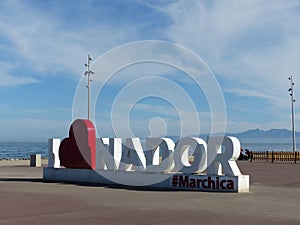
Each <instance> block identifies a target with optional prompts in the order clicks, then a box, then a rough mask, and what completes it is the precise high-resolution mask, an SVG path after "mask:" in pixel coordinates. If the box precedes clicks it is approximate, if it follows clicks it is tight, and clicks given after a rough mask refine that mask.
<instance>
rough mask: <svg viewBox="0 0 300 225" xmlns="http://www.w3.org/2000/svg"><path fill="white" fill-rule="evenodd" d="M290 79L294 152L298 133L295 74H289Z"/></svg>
mask: <svg viewBox="0 0 300 225" xmlns="http://www.w3.org/2000/svg"><path fill="white" fill-rule="evenodd" d="M289 80H290V82H291V87H290V88H289V92H290V96H291V105H292V130H293V152H296V133H295V115H294V114H295V112H294V104H295V102H296V100H295V99H294V85H295V83H294V82H293V76H292V75H291V76H289Z"/></svg>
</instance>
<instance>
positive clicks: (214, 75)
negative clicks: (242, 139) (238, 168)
mask: <svg viewBox="0 0 300 225" xmlns="http://www.w3.org/2000/svg"><path fill="white" fill-rule="evenodd" d="M299 27H300V1H296V0H287V1H279V0H274V1H268V0H259V1H258V0H245V1H238V0H226V1H222V0H218V1H213V0H210V1H205V0H174V1H173V0H172V1H171V0H149V1H146V0H124V1H117V0H111V1H108V0H107V1H105V0H102V1H101V0H97V1H96V0H95V1H93V0H76V1H73V0H63V1H61V0H51V1H50V0H44V1H38V0H26V1H21V0H20V1H19V0H7V1H0V29H1V32H0V95H1V98H0V141H47V140H48V138H52V137H61V138H63V137H65V136H67V135H68V130H69V126H70V124H71V123H72V121H73V120H74V119H76V118H79V117H86V116H87V114H85V113H86V111H87V108H85V107H83V106H82V105H80V110H81V114H80V113H79V114H78V113H77V112H76V110H75V109H76V107H79V106H76V105H77V103H78V101H79V100H78V99H80V101H83V102H84V101H86V102H87V89H86V88H85V87H84V86H85V84H86V83H85V82H86V81H87V80H86V79H87V77H85V76H84V72H85V71H86V67H85V66H84V64H85V63H86V62H87V54H88V53H90V54H91V56H92V58H93V60H92V64H91V69H92V70H94V72H95V74H93V75H92V79H93V82H92V83H91V98H92V100H91V102H92V105H91V108H92V111H93V113H92V120H93V122H94V124H95V126H96V128H97V134H98V136H101V137H104V136H106V137H113V136H120V137H126V136H127V137H131V136H137V137H147V136H164V135H196V134H198V133H209V132H211V131H212V130H213V131H217V132H218V131H220V132H221V131H223V130H224V129H225V132H230V133H235V132H243V131H246V130H249V129H256V128H259V129H264V130H267V129H272V128H285V129H291V101H290V96H289V92H288V89H289V87H290V83H289V80H288V77H289V76H290V75H293V79H294V83H295V86H294V88H295V99H296V102H295V126H296V130H298V128H299V127H300V124H299V122H300V108H299V106H298V105H299V102H300V91H298V90H299V88H298V87H299V86H300V65H299V64H300V54H299V52H300V29H299ZM149 40H151V41H153V40H154V41H160V43H161V45H159V46H160V47H161V48H160V47H159V46H158V45H156V46H155V47H153V52H151V49H150V52H149V50H145V49H146V47H145V46H146V45H147V43H148V42H147V41H149ZM130 43H133V44H132V45H134V46H136V45H137V44H135V43H138V44H139V43H142V45H141V46H139V48H138V49H132V50H130V49H129V47H130V46H131V45H130ZM164 43H166V45H168V46H173V47H174V46H177V47H178V46H179V47H180V49H181V50H182V51H181V50H178V52H176V51H174V52H173V50H174V48H173V50H171V49H167V48H165V47H164V46H163V45H164ZM120 46H121V47H120ZM123 46H129V47H125V48H124V47H123ZM146 51H148V52H146ZM185 51H187V52H189V53H187V52H186V54H185V53H184V52H185ZM172 52H173V53H172ZM110 53H115V54H114V57H113V58H109V57H106V56H107V55H109V54H110ZM148 53H149V54H153V56H154V55H155V56H156V57H158V58H159V57H161V59H163V60H158V59H157V60H155V61H140V62H136V61H134V57H135V56H136V55H137V54H141V55H140V56H139V57H144V56H145V55H146V54H148ZM177 53H178V54H177ZM172 54H173V55H172ZM188 54H190V56H191V58H192V56H195V55H196V56H197V57H198V58H199V59H200V60H199V62H200V61H201V63H200V64H201V65H200V66H199V64H198V66H199V67H198V68H200V67H201V68H200V69H199V70H201V71H202V72H201V71H200V72H199V71H198V72H199V73H196V74H198V75H196V79H199V80H200V82H201V80H202V81H203V83H202V84H200V85H199V83H197V82H195V79H192V78H191V76H190V74H189V72H191V71H193V70H192V69H190V70H189V69H187V71H184V70H182V69H181V67H180V66H178V65H183V64H182V63H183V62H184V63H187V64H191V62H192V59H191V58H189V56H188ZM111 55H113V54H111ZM162 56H165V57H162ZM104 59H110V60H111V61H109V62H106V64H104V63H103V62H104ZM126 60H127V61H129V62H130V61H132V63H129V64H128V65H127V66H125V64H124V66H123V67H122V68H119V70H117V71H115V72H114V73H112V74H105V71H107V70H106V67H108V66H111V65H113V63H120V64H121V63H122V62H125V61H126ZM165 60H166V61H167V60H173V61H172V62H175V61H174V60H177V61H176V62H178V63H175V64H174V63H173V64H168V63H165ZM193 62H194V61H193ZM101 63H102V64H101ZM194 63H195V65H196V64H197V63H196V62H194ZM187 64H186V65H187ZM202 69H203V70H202ZM191 73H192V72H191ZM108 75H109V79H107V80H105V79H104V77H105V76H108ZM207 79H211V81H210V82H214V83H213V84H212V83H210V86H207V84H208V83H205V82H206V80H207ZM213 90H214V91H215V92H214V93H215V96H213V95H212V94H211V93H212V91H213ZM219 90H220V93H222V96H221V97H222V98H220V96H219V95H218V93H217V92H218V91H219ZM76 96H77V97H76ZM78 96H79V97H78ZM221 100H222V101H221ZM297 100H299V101H297ZM86 102H85V104H87V103H86ZM223 104H224V106H225V110H224V109H223V108H222V107H223ZM216 109H217V111H216ZM218 110H220V111H218Z"/></svg>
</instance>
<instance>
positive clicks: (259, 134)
mask: <svg viewBox="0 0 300 225" xmlns="http://www.w3.org/2000/svg"><path fill="white" fill-rule="evenodd" d="M232 135H233V136H235V137H237V138H255V139H270V138H272V139H277V138H278V139H282V138H291V137H292V131H290V130H287V129H271V130H266V131H264V130H261V129H254V130H248V131H245V132H241V133H235V134H232ZM296 138H300V132H296Z"/></svg>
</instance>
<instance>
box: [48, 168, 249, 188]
mask: <svg viewBox="0 0 300 225" xmlns="http://www.w3.org/2000/svg"><path fill="white" fill-rule="evenodd" d="M43 179H44V180H45V181H56V182H72V183H73V182H75V183H94V184H100V185H113V186H135V187H142V188H147V189H169V190H190V191H208V192H249V176H248V175H241V176H213V175H202V174H201V175H200V174H199V175H197V174H179V173H150V172H141V171H115V170H89V169H67V168H59V169H58V168H50V167H48V168H44V171H43Z"/></svg>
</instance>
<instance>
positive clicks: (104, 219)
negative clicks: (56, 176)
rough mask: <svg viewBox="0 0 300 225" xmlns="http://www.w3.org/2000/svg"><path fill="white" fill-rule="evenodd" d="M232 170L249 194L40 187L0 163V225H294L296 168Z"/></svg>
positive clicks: (299, 183)
mask: <svg viewBox="0 0 300 225" xmlns="http://www.w3.org/2000/svg"><path fill="white" fill-rule="evenodd" d="M238 164H239V167H240V170H241V171H242V173H243V174H249V175H250V192H249V193H208V192H189V191H149V190H136V189H130V188H128V189H126V188H111V187H99V186H92V185H84V184H65V183H45V182H43V180H42V174H43V170H42V167H41V168H35V167H29V161H28V160H13V161H12V160H9V161H8V160H2V161H0V185H1V188H0V204H1V207H2V210H1V212H0V224H6V225H13V224H14V225H16V224H23V225H26V224H30V225H34V224H46V225H47V224H49V225H50V224H51V225H52V224H89V225H90V224H151V225H153V224H246V225H247V224H289V225H291V224H300V213H299V211H300V202H299V201H300V200H299V199H300V198H299V197H300V174H299V169H300V164H293V163H266V162H254V163H250V162H248V161H239V162H238ZM43 165H44V166H46V165H47V162H46V161H45V160H44V161H43Z"/></svg>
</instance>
